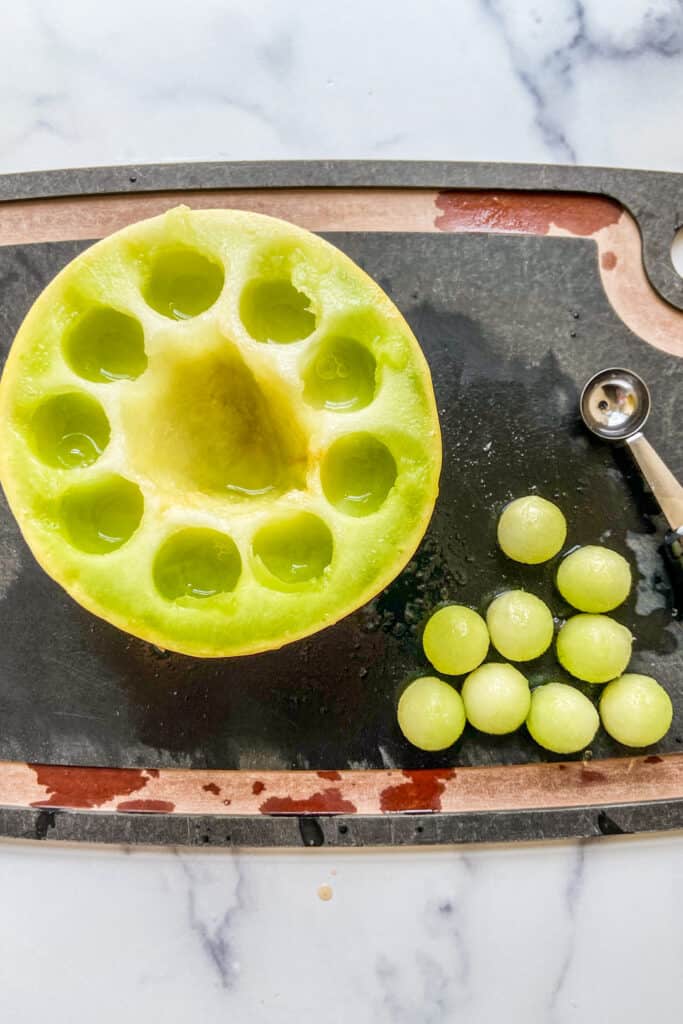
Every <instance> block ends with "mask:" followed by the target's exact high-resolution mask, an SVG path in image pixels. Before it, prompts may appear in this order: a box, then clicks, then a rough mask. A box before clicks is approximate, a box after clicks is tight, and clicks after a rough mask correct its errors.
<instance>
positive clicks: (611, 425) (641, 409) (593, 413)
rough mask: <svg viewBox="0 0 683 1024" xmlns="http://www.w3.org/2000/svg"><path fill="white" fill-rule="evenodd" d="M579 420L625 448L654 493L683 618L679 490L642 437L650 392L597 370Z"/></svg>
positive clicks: (627, 375)
mask: <svg viewBox="0 0 683 1024" xmlns="http://www.w3.org/2000/svg"><path fill="white" fill-rule="evenodd" d="M579 405H580V409H581V418H582V419H583V422H584V423H585V424H586V426H587V427H588V429H589V430H590V431H592V433H594V434H596V435H597V437H600V438H602V439H603V440H604V441H622V442H624V443H625V444H626V445H628V447H629V449H630V452H631V455H632V456H633V458H634V460H635V462H636V465H637V466H638V469H639V470H640V472H641V474H642V476H643V478H644V480H645V481H646V482H647V484H648V486H649V487H650V490H651V491H652V493H653V494H654V496H655V498H656V499H657V502H658V504H659V507H660V508H661V510H662V512H663V514H664V518H665V519H666V521H667V523H668V524H669V527H670V529H669V532H668V533H667V535H666V537H665V540H664V547H665V551H666V554H667V557H668V560H669V562H670V565H671V569H672V577H673V584H674V596H675V603H676V607H677V614H678V617H679V618H680V617H681V616H683V486H681V484H680V483H679V482H678V480H677V479H676V477H675V476H674V475H673V473H672V472H671V470H670V469H669V468H668V467H667V466H666V465H665V464H664V462H663V461H662V460H661V459H660V457H659V455H657V452H656V451H655V450H654V448H653V447H652V445H651V444H650V442H649V441H647V440H646V439H645V437H644V435H643V427H644V426H645V423H646V421H647V418H648V416H649V415H650V392H649V391H648V389H647V385H646V384H645V381H644V380H642V379H641V378H640V377H639V376H638V374H637V373H634V372H633V370H623V369H618V368H614V367H612V368H610V369H607V370H600V372H599V373H596V374H595V376H593V377H591V379H590V380H589V381H588V382H587V383H586V385H585V386H584V389H583V391H582V392H581V398H580V402H579Z"/></svg>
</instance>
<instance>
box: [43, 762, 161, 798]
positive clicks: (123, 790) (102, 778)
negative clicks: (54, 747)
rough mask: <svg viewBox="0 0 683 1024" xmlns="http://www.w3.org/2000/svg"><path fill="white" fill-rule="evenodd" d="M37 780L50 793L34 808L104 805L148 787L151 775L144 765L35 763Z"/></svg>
mask: <svg viewBox="0 0 683 1024" xmlns="http://www.w3.org/2000/svg"><path fill="white" fill-rule="evenodd" d="M29 768H30V769H31V770H32V771H34V772H35V775H36V782H37V783H38V785H39V786H44V787H45V789H46V790H47V795H46V796H45V797H42V798H41V799H39V800H34V801H32V803H31V807H78V808H87V807H101V806H102V804H106V803H109V802H110V801H111V800H114V799H116V797H125V796H130V794H131V793H135V792H137V791H138V790H141V789H144V788H145V786H146V785H147V783H148V782H149V774H148V773H147V772H146V771H144V770H142V769H140V768H73V767H65V766H63V765H45V764H32V765H29Z"/></svg>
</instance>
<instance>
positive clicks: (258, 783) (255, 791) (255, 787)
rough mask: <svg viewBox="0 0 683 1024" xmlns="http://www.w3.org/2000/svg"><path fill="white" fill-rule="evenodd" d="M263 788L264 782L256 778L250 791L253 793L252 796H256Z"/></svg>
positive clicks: (264, 786)
mask: <svg viewBox="0 0 683 1024" xmlns="http://www.w3.org/2000/svg"><path fill="white" fill-rule="evenodd" d="M265 788H266V784H265V782H261V780H260V779H257V780H256V782H255V783H254V785H253V786H252V787H251V791H252V793H253V794H254V796H258V795H259V793H262V792H263V790H264V789H265Z"/></svg>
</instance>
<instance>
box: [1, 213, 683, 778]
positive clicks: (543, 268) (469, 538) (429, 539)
mask: <svg viewBox="0 0 683 1024" xmlns="http://www.w3.org/2000/svg"><path fill="white" fill-rule="evenodd" d="M325 237H327V238H328V239H329V240H330V241H332V242H333V243H334V244H336V245H338V246H339V247H340V248H341V249H343V250H344V251H345V252H346V253H348V255H349V256H351V257H352V258H353V259H354V260H356V261H357V262H358V263H360V264H361V265H362V266H363V267H364V268H365V269H366V270H367V271H368V272H369V273H370V274H371V275H372V276H373V277H375V278H376V279H377V280H378V281H379V283H380V284H381V285H382V287H383V288H384V289H385V290H386V291H387V292H388V294H389V295H390V296H391V298H392V299H393V300H394V301H395V302H396V304H397V305H398V306H399V308H400V309H401V310H402V312H403V313H404V314H405V316H406V317H407V319H408V321H409V323H410V324H411V326H412V328H413V330H414V331H415V333H416V335H417V337H418V339H419V340H420V343H421V344H422V346H423V349H424V351H425V353H426V356H427V359H428V361H429V364H430V367H431V371H432V375H433V379H434V386H435V390H436V395H437V401H438V408H439V413H440V417H441V425H442V431H443V445H444V469H443V475H442V480H441V493H440V497H439V500H438V503H437V506H436V511H435V514H434V518H433V521H432V524H431V526H430V528H429V530H428V533H427V535H426V537H425V540H424V542H423V543H422V545H421V547H420V549H419V551H418V553H417V554H416V556H415V558H414V560H413V562H411V564H410V565H409V566H408V567H407V569H406V570H405V571H404V572H403V573H402V574H401V575H400V576H399V577H398V578H397V579H396V580H395V581H394V583H392V584H391V585H390V586H389V587H388V588H387V589H386V590H385V591H384V592H383V593H382V594H381V595H380V596H379V597H378V598H377V599H375V600H374V601H373V602H371V604H370V605H368V606H367V607H365V608H363V609H361V610H360V611H358V612H356V613H355V614H353V615H351V616H350V617H348V618H346V619H345V620H343V621H342V622H340V623H338V624H337V625H335V626H333V627H331V628H329V629H327V630H325V631H323V632H321V633H319V634H317V635H316V636H314V637H312V638H310V639H307V640H304V641H300V642H298V643H295V644H292V645H290V646H288V647H286V648H284V649H283V650H281V651H276V652H271V653H267V654H261V655H255V656H251V657H247V658H239V659H225V660H218V661H202V660H195V659H192V658H188V657H183V656H179V655H173V654H168V653H165V652H162V651H159V650H157V649H155V648H154V647H152V646H151V645H149V644H147V643H145V642H143V641H140V640H137V639H135V638H132V637H129V636H127V635H126V634H124V633H121V632H119V631H118V630H117V629H115V628H113V627H111V626H109V625H108V624H106V623H105V622H102V621H100V620H99V619H96V618H94V617H93V616H92V615H90V614H89V613H88V612H86V611H84V610H83V609H82V608H80V607H79V606H78V605H77V604H75V603H74V602H73V601H72V600H71V599H70V598H68V597H67V595H66V594H65V593H64V592H63V591H62V590H61V589H60V588H59V587H58V586H57V585H56V584H55V583H53V582H52V581H51V580H50V579H49V578H48V577H47V576H46V575H45V574H44V573H43V572H42V570H40V569H39V568H38V566H37V565H36V563H35V562H34V560H33V558H32V556H31V555H30V553H29V551H28V549H27V548H26V546H25V544H24V543H23V541H22V539H21V537H20V535H19V532H18V529H17V527H16V525H15V523H14V521H13V519H12V517H11V515H10V513H9V512H8V510H7V508H6V506H5V505H4V504H3V505H2V507H1V508H0V593H1V594H2V595H3V596H2V598H1V599H0V622H1V624H2V643H1V644H0V715H1V720H2V728H1V729H0V759H7V760H21V761H30V762H43V763H53V764H72V765H116V766H142V765H145V766H147V767H164V766H176V765H179V766H187V767H211V768H238V767H239V768H256V769H267V768H287V767H299V768H305V767H306V768H307V767H310V768H312V769H341V768H345V767H386V766H390V765H397V766H400V767H405V768H416V767H435V766H441V765H452V764H462V765H480V764H489V763H518V762H526V761H533V760H539V759H540V760H545V759H548V755H546V754H545V753H544V752H543V751H541V750H539V748H537V747H536V746H535V745H534V744H533V743H532V742H531V741H530V739H529V738H528V736H527V735H526V733H525V732H524V730H522V731H520V732H518V733H516V734H515V735H512V736H509V737H504V738H500V739H493V738H491V737H482V736H480V735H479V734H477V733H476V732H475V731H474V730H472V729H470V728H469V727H468V729H467V730H466V732H465V734H464V737H463V739H462V741H461V742H460V743H459V744H458V745H457V747H456V748H454V750H451V751H446V752H444V753H441V754H431V755H430V754H424V753H421V752H419V751H416V750H414V749H412V748H411V747H410V746H409V745H408V744H407V743H406V742H405V741H404V740H403V739H402V737H401V735H400V733H399V731H398V728H397V726H396V722H395V704H396V700H397V696H398V694H399V693H400V691H401V689H402V687H403V686H404V685H405V683H406V681H407V680H409V679H410V678H411V677H414V676H415V675H418V674H422V673H423V672H424V671H426V670H427V669H428V665H427V663H426V661H425V658H424V655H423V654H422V650H421V644H420V634H421V628H422V626H423V624H424V620H425V617H426V616H427V615H428V614H429V613H430V611H431V610H432V609H433V608H434V607H435V606H436V605H438V604H439V603H440V602H442V601H457V602H459V603H465V604H470V605H472V606H474V607H479V608H481V609H483V608H484V607H485V605H486V603H487V601H488V600H489V599H490V598H491V596H492V595H493V594H495V593H496V592H497V591H499V590H501V589H507V588H510V587H520V586H523V587H525V588H528V589H530V590H533V591H534V592H535V593H537V594H538V595H539V596H540V597H542V598H543V599H544V600H546V601H547V602H548V603H549V604H550V606H551V608H552V609H553V611H554V612H555V614H556V615H557V616H558V618H560V619H561V618H562V617H563V616H564V615H566V614H567V613H568V611H569V610H568V609H567V607H566V606H565V605H564V604H563V602H562V600H561V599H560V597H559V595H558V594H557V592H556V591H555V590H554V588H553V582H552V576H553V568H554V567H553V565H552V564H549V565H546V566H543V567H540V568H539V567H536V568H533V567H524V566H519V565H516V564H514V563H512V562H510V561H508V560H507V559H505V558H504V557H503V556H501V554H500V553H499V552H498V551H497V548H496V544H495V523H496V518H497V515H498V513H499V511H500V509H501V506H502V505H503V504H504V503H505V502H506V501H507V500H508V499H510V498H512V497H515V496H518V495H522V494H525V493H528V492H529V491H531V490H537V491H538V492H539V493H540V494H542V495H544V496H546V497H548V498H550V499H551V500H554V501H557V503H558V504H559V505H560V506H561V507H562V509H563V510H564V512H565V514H566V516H567V519H568V521H569V538H568V545H574V544H584V543H599V542H604V543H606V544H608V545H609V546H611V547H613V548H615V549H616V550H618V551H621V552H622V553H623V554H625V555H626V556H627V557H628V558H629V560H630V561H631V563H632V565H633V566H634V569H635V570H636V578H637V580H638V585H637V588H636V589H635V590H634V592H633V594H632V595H631V597H630V599H629V600H628V602H627V603H626V604H625V605H624V606H623V607H622V608H620V609H618V610H617V611H616V612H615V613H614V614H615V617H616V618H618V619H619V620H620V621H622V622H624V623H625V624H626V625H627V626H629V628H630V629H631V630H632V631H633V632H634V634H635V635H636V644H635V649H634V657H633V662H632V667H633V669H634V670H638V671H643V672H647V673H649V674H652V675H654V676H655V677H656V678H658V679H659V680H660V681H661V682H662V683H663V684H664V685H665V686H666V687H667V689H668V690H669V692H670V693H671V696H672V699H673V703H674V708H675V717H674V724H673V727H672V729H671V731H670V733H669V734H668V736H667V737H666V738H665V739H664V740H663V741H662V743H661V744H659V746H658V748H657V749H658V750H661V751H667V752H668V751H676V750H678V749H679V744H680V742H681V738H682V736H683V672H682V671H681V668H682V667H683V650H682V644H681V636H682V634H683V630H682V629H681V626H680V624H679V623H676V622H674V620H673V617H672V599H671V593H670V589H669V584H668V580H667V576H666V571H665V568H664V564H663V562H662V560H661V555H660V550H659V549H660V545H661V540H662V529H663V523H662V521H661V517H659V516H658V515H657V508H656V506H655V505H654V503H653V501H652V498H651V497H650V496H649V495H647V494H644V493H643V488H642V486H641V484H640V482H639V479H638V478H637V476H636V474H635V473H634V471H633V469H632V467H631V464H630V462H629V459H628V457H627V455H626V454H625V453H624V452H622V451H619V450H614V449H612V448H610V447H608V446H606V445H603V444H600V443H599V442H597V441H595V440H594V439H592V438H590V437H589V436H588V435H587V434H586V432H585V431H584V430H583V429H582V427H581V425H580V423H579V420H578V414H577V399H578V394H579V390H580V387H581V385H582V383H583V382H584V381H585V379H586V378H588V377H589V376H590V375H591V374H593V373H594V372H595V371H596V370H598V369H600V368H601V367H603V366H607V365H627V366H630V367H632V368H633V369H635V370H636V371H637V372H639V373H640V374H641V375H642V376H643V377H644V378H645V379H646V380H647V382H648V384H649V385H650V388H651V390H652V394H653V400H654V410H653V414H652V417H651V421H650V424H649V425H648V435H649V437H650V438H651V440H652V441H653V442H654V444H655V445H656V446H657V447H658V449H659V451H660V453H661V455H662V456H663V457H664V459H665V460H667V461H668V463H669V465H670V466H671V468H672V470H673V471H674V472H675V473H677V474H678V475H679V476H680V475H683V461H682V456H681V445H680V442H679V441H677V432H676V427H677V426H678V428H679V430H680V416H679V417H678V419H677V417H676V412H675V409H676V401H677V399H678V400H680V398H681V396H682V395H683V360H680V359H676V357H674V356H671V355H667V354H665V353H664V352H661V351H659V350H658V349H656V348H654V347H652V346H651V345H650V344H647V343H646V342H645V341H642V340H640V339H639V338H637V337H636V336H635V335H634V334H633V333H631V331H630V330H629V329H628V328H627V327H626V326H625V325H624V324H623V323H622V322H621V320H620V319H619V318H618V316H617V315H616V313H615V312H614V311H613V310H612V308H611V306H610V304H609V302H608V300H607V298H606V296H605V294H604V291H603V289H602V285H601V282H600V277H599V273H598V254H597V249H596V246H595V244H594V242H593V241H592V240H590V239H581V238H575V237H567V238H562V237H531V236H524V235H488V234H464V235H459V234H437V233H424V234H423V233H409V232H405V233H394V232H391V233H377V232H368V233H365V232H353V233H331V234H327V235H326V236H325ZM87 244H88V243H87V242H80V241H79V242H70V241H61V242H52V243H38V244H24V245H7V246H4V247H0V283H1V294H2V313H1V318H2V319H1V323H0V334H1V336H0V358H2V360H4V357H5V355H6V353H7V351H8V348H9V345H10V343H11V341H12V337H13V335H14V333H15V332H16V330H17V328H18V326H19V324H20V322H21V319H22V317H23V316H24V314H25V313H26V311H27V309H28V308H29V306H30V304H31V302H32V301H33V300H34V298H35V297H36V296H37V295H38V293H39V292H40V291H41V289H42V288H43V287H44V286H45V285H46V284H47V283H48V281H49V280H50V279H51V278H52V277H53V276H54V274H55V273H56V272H57V271H58V270H59V269H60V268H61V267H63V266H64V265H65V264H66V263H67V262H68V261H69V260H70V259H71V258H72V257H73V256H75V255H76V254H77V253H78V252H80V251H82V250H83V249H84V248H85V247H86V246H87ZM527 669H528V672H529V675H530V678H531V681H532V684H533V683H536V682H540V681H545V680H548V679H551V678H552V679H563V678H565V676H564V674H563V672H562V671H561V670H560V669H559V667H558V666H557V664H556V663H555V661H554V659H553V657H552V656H551V655H548V656H546V657H544V658H542V659H539V660H538V661H536V662H533V663H530V664H528V665H527ZM586 690H587V692H589V694H591V695H592V696H596V695H597V692H598V691H599V688H591V687H586ZM624 753H625V752H624V751H623V750H622V749H620V748H619V747H618V746H617V745H616V744H614V743H613V742H612V741H611V740H610V739H609V737H607V736H605V735H604V734H602V733H601V734H600V736H599V737H598V739H596V742H595V744H594V746H593V755H594V757H603V756H609V755H615V754H617V755H619V754H624Z"/></svg>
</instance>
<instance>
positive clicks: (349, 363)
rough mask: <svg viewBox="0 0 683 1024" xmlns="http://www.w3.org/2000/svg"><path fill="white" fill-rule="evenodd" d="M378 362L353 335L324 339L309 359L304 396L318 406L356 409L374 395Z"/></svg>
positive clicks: (344, 409)
mask: <svg viewBox="0 0 683 1024" xmlns="http://www.w3.org/2000/svg"><path fill="white" fill-rule="evenodd" d="M376 369H377V363H376V361H375V357H374V356H373V354H372V352H370V351H368V349H367V348H366V347H365V345H361V344H360V342H358V341H355V340H354V339H353V338H344V337H334V336H333V337H329V338H324V339H323V340H322V341H321V342H320V344H319V345H317V346H316V348H315V351H314V352H313V353H312V355H311V357H310V358H309V359H308V360H307V363H306V366H305V369H304V374H303V379H304V398H305V399H306V401H307V402H308V404H309V405H312V406H313V407H314V408H315V409H331V410H333V411H335V412H353V411H354V410H356V409H363V408H364V407H365V406H366V405H369V404H370V402H371V401H372V400H373V398H374V397H375V372H376Z"/></svg>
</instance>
